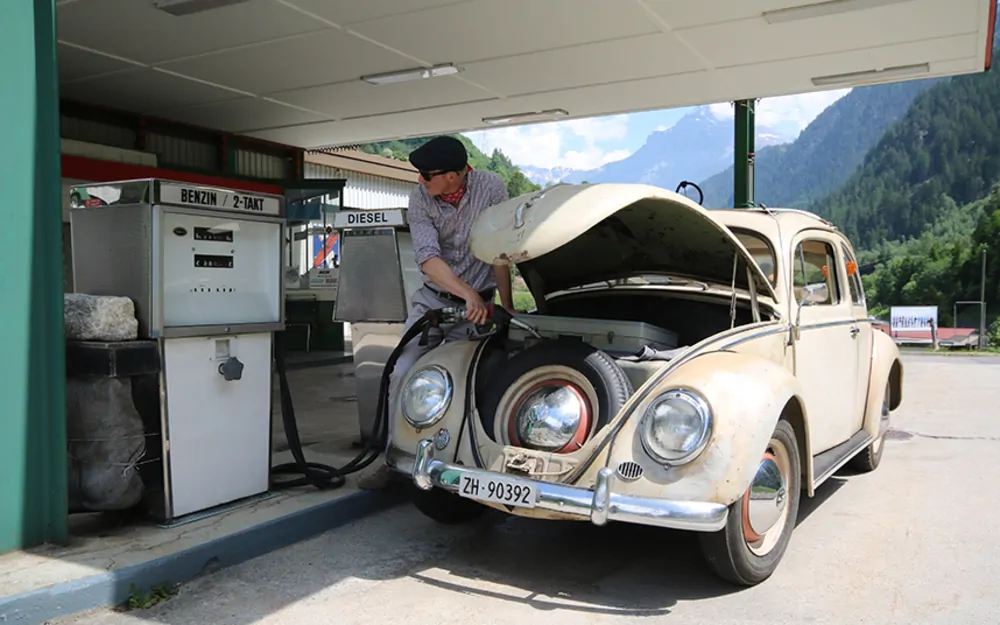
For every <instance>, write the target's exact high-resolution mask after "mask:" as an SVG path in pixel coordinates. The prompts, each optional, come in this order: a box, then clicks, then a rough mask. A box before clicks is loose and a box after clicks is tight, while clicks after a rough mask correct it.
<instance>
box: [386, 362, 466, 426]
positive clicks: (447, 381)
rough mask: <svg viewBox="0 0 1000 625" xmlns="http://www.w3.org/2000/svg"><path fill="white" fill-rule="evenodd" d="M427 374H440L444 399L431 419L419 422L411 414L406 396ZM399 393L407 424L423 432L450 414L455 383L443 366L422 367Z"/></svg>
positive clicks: (408, 378) (410, 377)
mask: <svg viewBox="0 0 1000 625" xmlns="http://www.w3.org/2000/svg"><path fill="white" fill-rule="evenodd" d="M427 373H434V374H438V375H440V376H441V377H442V378H443V380H444V398H443V399H442V401H441V407H440V408H438V409H437V410H436V411H435V412H433V413H431V415H430V416H429V417H427V418H425V419H423V420H417V419H414V418H413V416H412V415H411V414H410V410H409V409H408V405H407V401H406V396H405V394H406V391H407V390H408V389H409V388H410V385H411V384H413V381H414V380H416V379H417V378H419V377H420V376H422V375H424V374H427ZM399 392H400V398H399V405H400V408H401V409H402V411H403V418H404V419H406V422H407V423H409V424H410V425H412V426H413V427H415V428H417V429H418V430H422V429H426V428H429V427H431V426H433V425H434V424H435V423H437V422H438V421H440V420H441V419H442V418H443V417H444V415H446V414H447V413H448V408H450V407H451V400H452V397H453V396H454V394H455V382H454V380H453V379H452V377H451V373H450V372H449V371H448V370H447V369H445V368H444V367H442V366H441V365H427V366H425V367H421V368H420V369H418V370H417V371H414V372H413V374H412V375H410V376H409V377H407V379H406V384H405V385H404V386H403V388H401V389H400V391H399Z"/></svg>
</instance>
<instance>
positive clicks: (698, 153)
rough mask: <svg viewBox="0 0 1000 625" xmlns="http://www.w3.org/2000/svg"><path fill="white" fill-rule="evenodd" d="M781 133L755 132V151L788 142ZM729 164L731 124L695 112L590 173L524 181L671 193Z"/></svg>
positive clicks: (537, 174)
mask: <svg viewBox="0 0 1000 625" xmlns="http://www.w3.org/2000/svg"><path fill="white" fill-rule="evenodd" d="M791 139H792V137H791V136H790V135H789V134H788V131H787V130H785V129H779V128H768V127H765V126H759V127H758V128H757V144H758V145H759V146H767V145H776V144H780V143H786V142H788V141H791ZM732 162H733V122H732V120H723V119H719V118H718V117H716V116H715V114H714V113H712V110H711V109H710V108H709V107H708V106H699V107H697V108H695V109H694V110H693V111H691V112H690V113H688V114H687V115H685V116H684V117H682V118H681V119H679V120H678V121H677V123H676V124H674V125H673V126H671V127H670V128H668V129H666V130H661V131H657V132H654V133H652V134H651V135H649V137H647V138H646V143H645V144H644V145H643V146H642V147H641V148H639V149H638V150H637V151H636V152H635V153H634V154H632V155H630V156H628V157H626V158H624V159H622V160H620V161H614V162H612V163H608V164H607V165H604V166H603V167H599V168H597V169H590V170H576V171H569V172H567V171H565V170H561V171H560V170H542V169H533V170H530V171H529V172H528V175H529V177H530V178H531V179H532V180H533V181H535V182H540V183H543V184H544V183H547V182H558V181H562V182H571V183H579V182H584V181H587V182H641V183H646V184H652V185H656V186H660V187H664V188H667V189H674V188H676V187H677V184H678V183H680V182H681V181H682V180H691V181H698V180H704V179H705V178H707V177H708V176H711V175H712V174H714V173H716V172H719V171H721V170H722V169H724V168H725V167H726V165H729V164H731V163H732Z"/></svg>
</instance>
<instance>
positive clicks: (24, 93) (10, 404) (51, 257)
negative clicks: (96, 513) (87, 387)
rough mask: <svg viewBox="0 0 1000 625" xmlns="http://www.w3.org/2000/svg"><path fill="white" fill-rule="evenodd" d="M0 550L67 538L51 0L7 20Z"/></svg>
mask: <svg viewBox="0 0 1000 625" xmlns="http://www.w3.org/2000/svg"><path fill="white" fill-rule="evenodd" d="M0 76H3V79H4V95H3V96H2V97H0V124H2V125H3V129H4V132H3V137H4V139H3V141H0V179H2V180H3V183H2V188H3V196H2V202H0V385H2V387H0V551H8V550H10V549H17V548H23V547H30V546H34V545H37V544H40V543H43V542H56V543H61V542H65V540H66V538H67V535H66V534H67V532H66V526H67V486H66V480H67V476H66V466H67V461H66V417H65V413H66V402H65V392H66V391H65V380H66V372H65V364H64V362H65V347H64V342H63V312H62V311H63V305H62V293H63V284H62V262H61V261H62V253H61V250H62V244H61V241H62V212H61V210H60V203H61V197H62V188H61V182H60V172H59V152H60V147H59V91H58V70H57V66H56V20H55V0H6V1H5V2H4V7H3V18H2V19H0Z"/></svg>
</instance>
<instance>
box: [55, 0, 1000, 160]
mask: <svg viewBox="0 0 1000 625" xmlns="http://www.w3.org/2000/svg"><path fill="white" fill-rule="evenodd" d="M158 7H159V8H158ZM995 13H996V0H948V1H947V2H945V1H944V0H831V1H826V2H817V1H816V0H698V1H695V0H545V1H544V2H540V1H539V0H406V1H402V0H396V1H374V0H340V1H338V2H332V1H330V0H280V1H278V0H226V1H224V2H220V1H213V2H206V1H205V0H158V1H157V2H153V1H152V0H144V1H139V0H63V1H61V2H59V3H58V29H59V79H60V90H61V93H62V95H63V96H65V97H67V98H69V99H73V100H79V101H83V102H89V103H92V104H97V105H102V106H107V107H112V108H119V109H126V110H129V111H133V112H137V113H143V114H147V115H153V116H157V117H162V118H167V119H173V120H177V121H181V122H185V123H189V124H194V125H198V126H204V127H207V128H212V129H217V130H222V131H228V132H235V133H240V134H246V135H250V136H254V137H258V138H261V139H266V140H270V141H274V142H278V143H283V144H287V145H293V146H300V147H306V148H317V147H324V146H331V145H346V144H353V143H360V142H367V141H374V140H383V139H392V138H400V137H410V136H422V135H428V134H435V133H444V132H457V131H466V130H472V129H477V128H486V127H490V126H491V123H490V122H489V121H487V120H490V119H491V118H496V119H493V120H492V121H493V122H498V123H501V124H502V123H522V121H523V120H524V118H511V116H513V115H516V114H520V113H535V112H541V111H563V112H565V118H580V117H591V116H596V115H606V114H611V113H620V112H634V111H642V110H652V109H662V108H671V107H680V106H688V105H697V104H706V103H712V102H723V101H731V100H735V99H744V98H755V97H771V96H780V95H786V94H795V93H805V92H811V91H822V90H828V89H837V88H843V87H851V86H857V85H865V84H872V83H875V82H888V81H897V80H905V79H912V78H926V77H931V76H948V75H955V74H962V73H970V72H981V71H983V70H984V69H986V68H987V67H988V65H989V63H990V50H991V37H992V32H993V28H992V25H993V20H995ZM123 25H124V26H123ZM441 64H452V65H453V66H454V67H456V68H459V69H460V70H461V71H459V72H458V73H456V74H452V75H445V76H440V77H435V78H431V79H427V80H415V81H407V82H394V83H389V84H381V85H375V84H370V83H369V82H366V81H365V80H362V77H367V76H371V75H374V74H381V73H384V72H395V71H400V70H406V69H411V68H430V67H432V66H436V65H441ZM503 119H507V120H508V121H507V122H503V121H502V120H503ZM529 119H530V118H529Z"/></svg>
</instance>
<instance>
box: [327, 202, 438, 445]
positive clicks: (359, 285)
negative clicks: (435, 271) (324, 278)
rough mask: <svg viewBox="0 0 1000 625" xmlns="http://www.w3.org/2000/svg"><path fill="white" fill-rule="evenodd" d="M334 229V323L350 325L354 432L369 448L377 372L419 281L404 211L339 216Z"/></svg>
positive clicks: (399, 330) (392, 346) (395, 338)
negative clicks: (337, 262)
mask: <svg viewBox="0 0 1000 625" xmlns="http://www.w3.org/2000/svg"><path fill="white" fill-rule="evenodd" d="M334 228H335V229H336V230H337V231H338V232H339V234H340V253H341V259H340V276H339V280H338V283H337V295H336V299H337V305H336V310H335V312H334V320H335V321H338V322H347V323H350V324H351V342H352V345H353V348H354V371H355V372H354V380H355V385H356V394H357V397H358V427H359V429H360V433H361V440H362V443H363V444H364V445H368V444H371V443H372V442H373V440H374V438H375V437H374V436H373V434H374V430H375V426H376V423H377V421H378V419H379V412H378V407H379V396H380V386H381V383H382V372H383V370H384V368H385V365H386V363H387V361H388V360H389V358H390V355H391V354H392V352H393V350H394V349H395V348H396V347H397V345H398V344H399V342H400V339H401V338H402V336H403V329H404V326H405V322H406V318H407V315H408V314H409V311H410V297H411V295H412V294H413V293H414V292H415V291H416V290H417V289H418V288H420V285H421V283H422V279H421V276H420V268H419V267H418V266H417V264H416V260H415V259H414V256H413V243H412V240H411V238H410V229H409V225H408V222H407V220H406V209H405V208H393V209H387V210H345V211H339V212H338V213H337V214H336V216H335V217H334Z"/></svg>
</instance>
